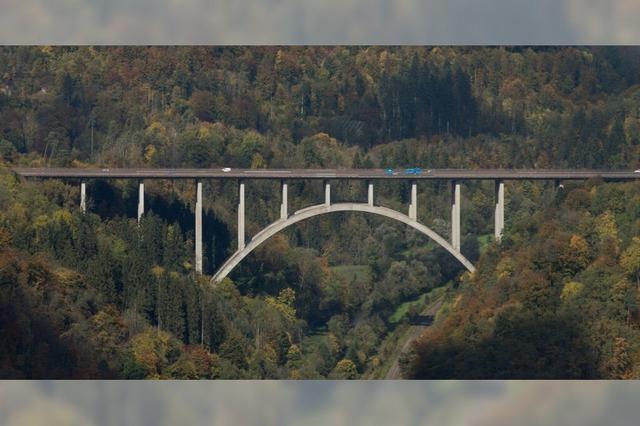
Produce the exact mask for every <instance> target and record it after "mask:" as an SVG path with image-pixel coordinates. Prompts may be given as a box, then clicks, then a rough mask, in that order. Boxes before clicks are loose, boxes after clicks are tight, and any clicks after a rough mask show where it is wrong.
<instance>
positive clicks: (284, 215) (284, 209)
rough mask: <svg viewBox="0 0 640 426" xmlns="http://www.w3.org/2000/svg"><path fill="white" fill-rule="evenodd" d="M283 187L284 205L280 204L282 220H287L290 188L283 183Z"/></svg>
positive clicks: (281, 184)
mask: <svg viewBox="0 0 640 426" xmlns="http://www.w3.org/2000/svg"><path fill="white" fill-rule="evenodd" d="M280 186H281V187H282V203H281V204H280V219H286V218H288V217H289V207H288V205H287V197H288V188H287V183H286V182H285V181H282V182H281V183H280Z"/></svg>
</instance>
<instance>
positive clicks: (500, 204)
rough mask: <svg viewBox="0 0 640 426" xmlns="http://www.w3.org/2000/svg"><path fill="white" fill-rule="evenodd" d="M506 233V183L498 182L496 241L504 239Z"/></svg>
mask: <svg viewBox="0 0 640 426" xmlns="http://www.w3.org/2000/svg"><path fill="white" fill-rule="evenodd" d="M503 231H504V182H503V181H501V180H497V181H496V210H495V239H496V241H500V239H502V232H503Z"/></svg>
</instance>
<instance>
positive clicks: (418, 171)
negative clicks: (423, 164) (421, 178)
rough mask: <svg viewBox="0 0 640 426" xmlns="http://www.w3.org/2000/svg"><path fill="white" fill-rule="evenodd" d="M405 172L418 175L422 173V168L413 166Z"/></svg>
mask: <svg viewBox="0 0 640 426" xmlns="http://www.w3.org/2000/svg"><path fill="white" fill-rule="evenodd" d="M404 174H405V175H415V176H418V175H420V174H422V169H421V168H420V167H413V168H410V169H405V171H404Z"/></svg>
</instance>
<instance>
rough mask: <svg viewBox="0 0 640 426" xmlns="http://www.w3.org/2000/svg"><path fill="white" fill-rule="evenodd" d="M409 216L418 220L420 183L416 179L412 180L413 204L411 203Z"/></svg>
mask: <svg viewBox="0 0 640 426" xmlns="http://www.w3.org/2000/svg"><path fill="white" fill-rule="evenodd" d="M409 217H410V218H411V219H413V220H418V185H417V183H416V181H415V180H412V181H411V204H409Z"/></svg>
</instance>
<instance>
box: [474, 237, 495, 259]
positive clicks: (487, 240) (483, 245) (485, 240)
mask: <svg viewBox="0 0 640 426" xmlns="http://www.w3.org/2000/svg"><path fill="white" fill-rule="evenodd" d="M492 242H493V234H484V235H478V245H479V246H480V247H479V249H480V254H483V253H484V252H485V250H486V249H487V247H489V244H491V243H492Z"/></svg>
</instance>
